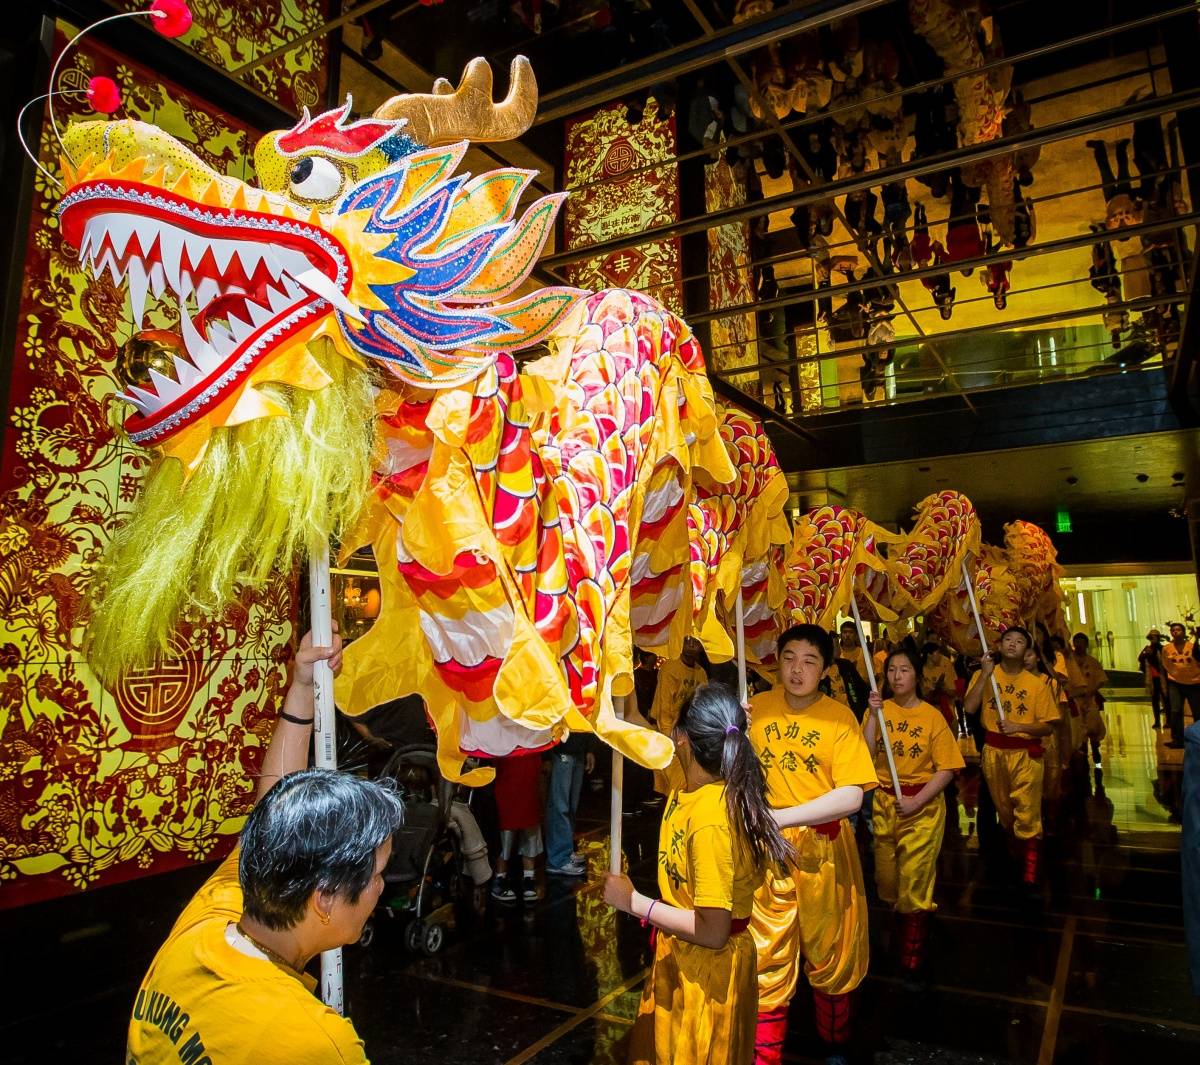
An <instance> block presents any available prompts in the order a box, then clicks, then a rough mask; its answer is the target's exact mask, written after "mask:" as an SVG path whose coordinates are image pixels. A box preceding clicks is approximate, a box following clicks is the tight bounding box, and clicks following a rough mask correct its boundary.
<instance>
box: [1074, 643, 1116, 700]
mask: <svg viewBox="0 0 1200 1065" xmlns="http://www.w3.org/2000/svg"><path fill="white" fill-rule="evenodd" d="M1067 684H1068V685H1070V688H1071V690H1070V691H1069V692H1068V694H1069V695H1072V696H1074V698H1075V700H1076V702H1078V704H1079V705H1080V707H1083V708H1086V707H1089V706H1091V705H1092V704H1093V703H1094V702H1095V700H1096V693H1097V692H1098V691H1099V690H1100V689H1101V688H1106V687H1108V674H1107V673H1105V672H1104V667H1103V666H1101V665H1100V663H1099V662H1098V661H1097V660H1096V659H1094V658H1093V657H1092V656H1091V655H1084V656H1083V658H1082V660H1081V659H1080V658H1079V656H1078V655H1075V654H1071V655H1068V656H1067Z"/></svg>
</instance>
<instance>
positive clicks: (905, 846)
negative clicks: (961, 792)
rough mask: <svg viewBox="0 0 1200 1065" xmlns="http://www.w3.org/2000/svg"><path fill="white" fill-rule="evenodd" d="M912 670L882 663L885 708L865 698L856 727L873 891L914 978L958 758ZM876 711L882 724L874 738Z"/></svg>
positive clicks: (902, 663) (893, 660)
mask: <svg viewBox="0 0 1200 1065" xmlns="http://www.w3.org/2000/svg"><path fill="white" fill-rule="evenodd" d="M919 668H920V667H919V665H918V663H917V661H916V659H915V658H914V656H913V655H912V654H911V653H910V652H909V651H906V650H904V649H903V648H901V649H900V650H896V651H893V652H892V653H891V654H890V655H888V657H887V660H886V661H885V662H884V668H883V677H884V680H885V682H886V686H885V690H886V691H887V693H888V695H889V696H890V698H888V699H887V700H886V701H884V698H883V696H882V695H880V694H879V693H878V692H872V693H871V711H872V712H871V713H868V714H867V716H866V718H865V719H864V720H863V734H864V735H865V737H866V740H867V746H868V747H870V748H871V750H872V752H873V753H874V755H875V771H876V773H878V775H879V787H878V788H876V789H875V797H874V804H875V808H874V819H873V821H872V824H873V825H874V830H875V884H876V887H877V888H878V889H879V897H880V898H881V899H882V900H883V901H884V902H887V903H890V904H891V905H892V906H893V907H894V908H895V912H896V917H897V923H898V924H899V926H900V931H901V948H900V968H901V969H902V970H903V971H904V972H905V973H906V974H907V975H908V976H912V975H914V974H915V973H916V972H917V971H918V970H919V969H920V967H921V961H922V957H923V954H924V948H925V938H926V935H927V934H928V930H929V915H930V914H931V913H932V912H933V911H934V910H936V909H937V905H936V904H935V903H934V901H933V883H934V879H935V877H936V875H937V858H938V853H939V852H940V851H941V849H942V837H943V835H944V834H945V831H946V800H945V797H944V796H943V795H942V792H943V791H945V790H946V788H947V786H948V785H949V784H950V781H952V780H953V779H954V773H955V770H958V769H962V768H963V765H964V763H963V757H962V752H961V751H959V749H958V742H957V740H955V738H954V734H953V733H952V732H951V731H950V727H949V726H948V725H947V724H946V719H945V718H944V717H943V716H942V713H941V711H940V710H938V709H937V708H936V707H934V706H931V705H930V704H929V703H927V702H925V700H923V699H922V698H921V688H920V684H919V683H918V680H917V677H918V676H919ZM879 707H882V708H883V713H884V717H885V718H886V720H887V731H888V734H887V738H886V739H884V738H883V737H882V736H881V735H880V729H879V713H878V711H879ZM885 743H887V744H889V745H890V746H891V748H892V757H893V758H894V759H895V762H896V776H897V777H899V779H900V794H899V795H896V794H895V793H894V785H893V783H892V776H891V770H890V769H889V767H888V761H887V752H886V751H885V750H884V744H885Z"/></svg>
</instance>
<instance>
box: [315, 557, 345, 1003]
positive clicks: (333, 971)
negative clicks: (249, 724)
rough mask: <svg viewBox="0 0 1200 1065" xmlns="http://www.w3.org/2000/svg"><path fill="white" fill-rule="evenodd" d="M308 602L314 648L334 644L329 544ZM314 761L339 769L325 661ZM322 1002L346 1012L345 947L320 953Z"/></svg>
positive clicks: (320, 666)
mask: <svg viewBox="0 0 1200 1065" xmlns="http://www.w3.org/2000/svg"><path fill="white" fill-rule="evenodd" d="M308 603H309V613H310V615H311V622H312V639H313V646H315V647H329V646H330V645H331V644H332V643H333V603H332V599H331V596H330V591H329V545H328V544H321V545H320V546H318V547H315V548H314V549H313V550H312V552H311V553H310V554H309V557H308ZM313 703H314V706H313V761H314V762H315V764H316V765H317V766H318V768H321V769H336V768H337V719H336V716H335V712H334V707H333V670H331V669H330V668H329V663H328V662H325V661H321V662H316V663H314V665H313ZM321 1001H322V1002H324V1003H325V1005H326V1006H328V1007H329V1008H330V1009H333V1010H337V1012H338V1013H343V1012H344V1008H343V1006H344V1002H343V996H342V948H341V947H336V948H335V949H333V950H324V951H322V952H321Z"/></svg>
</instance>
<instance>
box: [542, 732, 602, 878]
mask: <svg viewBox="0 0 1200 1065" xmlns="http://www.w3.org/2000/svg"><path fill="white" fill-rule="evenodd" d="M595 745H596V741H595V737H594V736H593V735H592V734H591V733H588V732H572V733H571V734H570V735H569V736H568V737H567V738H566V739H565V740H564V741H563V742H562V743H560V744H559V745H558V746H557V747H555V748H554V749H553V750H552V751H551V752H550V787H549V790H548V791H547V793H546V872H547V873H548V874H549V875H550V876H571V877H575V876H584V875H586V873H587V864H586V863H585V862H584V861H583V858H582V857H581V856H580V855H579V854H577V853H576V851H575V813H576V811H577V810H578V809H579V793H580V791H581V790H582V789H583V775H584V774H585V773H591V772H592V771H593V770H594V769H595V768H596V753H595Z"/></svg>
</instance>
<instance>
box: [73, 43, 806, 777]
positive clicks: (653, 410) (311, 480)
mask: <svg viewBox="0 0 1200 1065" xmlns="http://www.w3.org/2000/svg"><path fill="white" fill-rule="evenodd" d="M536 100H537V91H536V85H535V83H534V80H533V74H532V70H531V68H530V67H529V64H528V62H527V61H526V60H524V59H523V58H518V59H517V60H515V61H514V63H513V67H512V75H511V85H510V90H509V93H508V96H507V97H506V98H505V99H504V100H503V101H501V102H499V103H496V102H494V99H493V92H492V79H491V71H490V68H489V67H488V65H487V63H486V62H484V61H483V60H475V61H473V62H472V63H471V64H469V65H468V67H467V70H466V72H465V74H464V76H463V79H462V81H461V83H460V84H459V86H458V87H457V89H455V88H453V87H452V86H450V85H449V84H448V83H446V82H443V81H439V82H438V83H437V84H435V86H434V91H433V93H432V94H430V95H427V96H419V95H409V96H401V97H395V98H393V99H392V100H389V101H387V102H386V103H385V104H384V105H383V106H381V107H380V108H379V109H378V110H377V111H376V113H375V115H374V116H372V117H370V118H366V119H360V120H357V121H354V120H352V119H351V116H350V112H349V108H350V105H349V102H347V104H346V106H345V107H343V108H341V109H339V110H337V111H334V112H330V113H328V114H323V115H320V116H317V117H316V118H313V117H311V116H309V115H308V114H307V113H305V115H304V117H303V119H302V120H301V121H300V123H299V124H298V125H297V126H296V127H294V128H293V129H291V130H287V131H283V132H279V133H272V134H269V135H267V136H266V137H264V138H263V140H262V141H261V142H260V143H259V145H258V147H257V149H256V151H255V168H256V170H257V173H258V177H259V181H260V183H261V187H260V188H253V187H251V186H249V185H247V184H246V183H244V182H241V181H238V180H236V179H234V178H231V177H228V176H225V175H221V174H217V173H215V172H214V171H212V170H210V169H209V168H208V167H207V166H206V165H205V164H204V163H203V162H201V161H200V160H199V159H198V158H197V157H196V156H195V155H194V154H193V153H192V152H190V151H189V150H188V149H187V148H186V147H185V146H183V145H182V144H180V143H179V142H177V141H175V140H174V139H173V138H171V137H169V136H168V135H167V134H165V133H163V132H162V131H161V130H159V129H157V128H156V127H154V126H150V125H146V124H142V123H137V122H129V121H112V122H88V123H79V124H75V125H72V126H71V127H70V128H69V129H68V131H67V133H66V135H65V138H64V141H65V143H64V147H65V150H66V154H67V157H68V158H67V160H65V161H64V164H63V166H64V175H65V179H66V190H65V193H64V196H63V199H62V202H61V205H60V209H59V210H60V221H61V226H62V232H63V235H64V238H65V240H66V241H67V242H68V243H69V244H71V245H73V246H74V247H76V248H77V249H78V250H79V253H80V256H81V259H83V260H85V261H87V262H90V263H91V265H92V267H93V270H94V271H95V272H96V273H97V275H98V276H99V275H100V274H101V273H105V272H107V273H108V274H109V275H110V276H111V278H112V280H113V282H114V283H115V284H118V285H124V286H125V287H126V288H127V289H128V292H129V296H130V302H131V305H132V311H133V315H134V318H135V322H140V319H141V316H142V310H143V308H144V305H145V302H146V299H147V296H148V294H149V295H152V296H153V297H155V298H158V297H160V296H163V295H164V294H165V295H167V296H170V297H173V298H174V299H175V300H176V301H177V302H178V304H179V305H180V310H181V313H180V321H179V332H178V336H175V337H174V338H173V339H171V340H170V341H169V342H168V343H169V346H170V347H171V348H172V351H173V353H172V357H171V363H170V365H171V367H172V369H171V370H170V372H164V370H163V369H162V368H158V369H152V370H151V371H150V374H149V379H148V380H141V381H137V382H128V383H127V388H126V390H125V392H124V393H123V394H122V395H120V397H119V398H121V399H123V400H125V401H127V402H128V403H129V404H131V405H132V407H133V408H134V412H133V413H132V414H131V415H130V416H129V417H128V419H127V420H126V422H125V429H126V431H127V433H128V435H129V437H130V439H131V440H132V441H133V442H134V443H138V444H141V445H142V446H145V447H148V448H153V449H155V450H157V451H158V453H159V457H158V459H157V461H156V463H155V464H154V465H153V466H152V468H151V471H150V473H149V474H148V476H147V480H146V482H145V484H144V487H143V492H142V495H141V497H140V499H139V502H138V505H137V506H136V508H135V510H134V512H133V513H132V514H131V516H130V517H129V519H128V521H127V522H126V523H125V525H124V526H123V528H122V529H121V530H120V531H119V533H118V534H117V536H116V538H115V539H114V542H113V544H112V545H111V548H110V550H109V552H108V554H107V556H106V558H105V560H104V566H103V569H102V573H101V577H100V580H99V581H98V594H97V595H96V597H95V609H94V616H93V619H92V624H91V626H90V637H89V638H90V658H91V661H92V663H93V665H94V667H95V668H96V669H97V671H98V672H99V673H100V674H101V675H103V676H108V677H112V676H113V675H114V674H118V673H120V672H121V671H122V670H123V669H125V668H127V667H129V666H130V665H132V664H134V663H137V662H144V661H145V660H146V659H148V658H150V657H151V656H153V655H154V654H156V653H161V652H163V651H164V650H165V649H166V647H167V646H168V641H169V639H170V637H171V633H172V631H173V629H174V626H175V624H176V623H177V622H178V621H179V619H180V618H181V617H182V616H184V615H186V614H187V613H188V612H191V611H201V612H214V611H219V610H221V609H223V608H224V607H225V606H226V605H227V604H228V603H229V602H230V601H231V600H232V599H233V598H234V596H235V595H236V593H237V590H238V587H239V584H240V583H241V584H244V583H251V584H253V583H255V582H258V581H261V580H263V579H265V577H266V575H267V574H268V573H269V572H271V570H272V569H273V568H276V567H279V566H284V567H287V566H290V565H292V564H293V562H294V560H295V558H296V557H297V555H298V554H299V553H300V552H302V551H304V550H307V549H311V548H319V547H323V545H324V544H325V543H327V542H328V541H329V539H331V538H333V539H336V540H338V541H339V542H340V543H341V544H342V545H343V548H344V549H346V550H349V549H352V548H354V547H356V546H357V545H359V544H360V543H370V544H371V545H372V546H373V548H374V550H375V553H376V557H377V559H378V562H379V568H380V572H381V578H382V585H383V591H384V596H383V608H382V612H381V616H380V618H379V620H378V622H377V623H376V625H375V626H374V628H373V629H372V631H371V633H370V634H369V635H368V636H367V637H364V638H363V639H361V640H359V641H356V642H355V643H354V644H353V645H352V646H351V647H350V649H349V652H348V654H347V658H346V665H345V668H344V670H343V674H342V676H341V678H340V679H339V684H338V688H337V697H338V702H339V705H340V706H341V707H342V709H343V710H345V711H346V712H347V713H350V714H352V715H353V714H357V713H361V712H363V711H365V710H367V709H369V708H370V707H371V706H374V705H378V704H379V703H381V702H384V701H386V700H389V699H392V698H395V697H397V696H399V695H403V694H406V693H410V692H420V693H421V694H422V695H423V696H424V697H425V701H426V705H427V707H428V708H429V712H430V715H431V717H432V718H433V721H434V724H435V725H436V727H437V730H438V734H439V745H440V747H439V755H440V758H441V765H442V768H443V771H444V772H446V773H447V774H448V775H449V776H451V777H455V778H459V779H466V780H468V781H469V782H471V783H478V782H482V780H484V779H486V776H487V775H488V774H487V773H482V772H476V773H475V774H468V775H467V776H465V777H464V776H463V775H462V773H463V758H464V755H465V754H469V753H482V754H487V755H494V756H503V755H506V754H509V753H513V752H521V751H528V750H536V749H539V748H541V747H544V746H546V745H548V744H550V743H552V742H554V741H555V740H557V739H558V738H560V737H561V736H562V734H563V731H564V729H565V728H567V727H575V728H578V727H591V728H594V729H595V730H596V731H597V732H598V733H599V734H600V735H601V736H602V737H603V738H604V739H606V740H608V741H609V742H611V743H613V744H614V745H615V746H617V747H618V748H619V749H621V750H622V751H623V752H624V753H626V754H628V755H630V756H632V757H635V758H637V759H638V760H639V761H642V762H643V763H645V764H651V765H660V766H661V765H663V764H665V763H666V762H667V761H669V759H670V757H671V753H672V748H671V744H670V741H669V739H668V738H666V737H663V736H660V735H658V734H657V733H653V732H650V731H648V730H644V729H640V728H636V727H634V726H632V725H626V724H624V723H623V722H621V721H620V720H619V719H618V718H617V716H616V715H615V714H614V712H613V708H612V699H613V696H614V694H616V695H620V694H623V693H624V692H625V691H627V690H629V689H630V688H631V651H632V638H633V633H632V632H631V623H630V603H631V588H632V585H633V582H634V559H635V555H636V554H637V552H639V551H641V550H644V549H648V548H652V547H653V546H654V545H655V544H656V543H657V544H658V552H659V554H660V555H666V554H670V553H674V554H675V555H676V556H677V557H676V558H675V560H674V561H672V562H671V564H670V565H669V566H667V567H666V568H667V569H670V570H674V572H675V573H676V576H677V578H678V580H679V581H680V582H681V583H686V584H687V586H688V588H689V589H693V585H694V582H695V581H696V580H697V579H698V578H697V577H696V576H695V574H694V573H693V569H694V565H695V564H696V561H697V560H696V557H695V555H694V553H693V552H692V551H691V547H690V539H696V540H699V539H702V537H701V534H700V533H699V532H698V531H697V530H696V528H695V527H694V522H693V515H692V512H691V507H690V503H691V501H692V500H694V498H695V496H696V491H697V486H703V490H704V491H705V492H706V493H708V496H709V497H715V496H717V495H719V494H720V493H721V490H722V486H727V485H731V484H732V483H733V482H734V481H735V480H736V479H737V478H738V476H739V470H740V469H741V465H744V463H743V462H742V460H741V458H739V456H741V454H742V452H741V451H740V450H739V446H738V445H737V444H736V443H735V444H733V445H732V446H731V445H730V439H731V438H732V437H734V436H736V435H737V433H739V432H744V431H745V430H744V427H742V426H740V423H736V419H731V418H729V417H725V416H724V415H723V414H722V413H721V412H718V410H717V407H716V405H715V402H714V400H713V397H712V393H711V389H710V386H709V384H708V381H707V378H706V377H705V375H704V370H703V368H704V362H703V357H702V354H701V352H700V349H699V346H698V345H697V343H696V341H695V340H694V339H693V337H692V335H691V333H690V330H689V329H688V327H687V325H686V324H685V323H684V322H683V321H682V320H680V319H679V318H678V317H676V316H675V315H673V314H671V313H670V312H668V311H666V310H665V309H664V308H662V307H661V306H660V305H659V304H657V303H655V302H654V301H653V300H651V299H649V298H647V297H644V296H641V295H638V294H636V293H629V292H621V291H611V292H601V293H587V292H583V291H580V290H577V289H571V288H566V287H558V288H536V287H533V286H530V285H527V284H526V278H527V276H528V274H529V272H530V271H531V269H532V267H533V265H534V263H535V261H536V259H537V257H538V255H539V254H540V252H541V250H542V248H543V246H544V244H545V242H546V240H547V238H548V236H549V235H550V233H551V231H552V226H553V222H554V218H555V215H556V213H557V211H558V208H559V206H560V205H561V202H562V199H563V197H562V196H561V195H550V196H544V197H541V198H540V199H534V200H533V201H532V202H531V203H528V204H527V205H526V206H525V207H524V209H523V210H521V209H519V204H520V203H521V199H522V196H523V194H524V193H525V192H526V191H527V190H528V187H529V185H530V182H531V181H532V178H533V177H534V174H533V173H532V172H530V171H524V170H517V169H503V170H496V171H491V172H488V173H485V174H482V175H480V176H478V177H474V178H472V177H471V176H470V175H468V174H461V173H458V167H459V164H460V162H461V160H462V158H463V156H464V154H465V153H466V151H467V150H468V147H469V144H470V142H471V141H486V140H506V139H510V138H512V137H515V136H517V135H519V134H520V133H521V132H522V131H523V130H524V129H525V128H527V127H528V125H529V124H530V123H531V122H532V120H533V117H534V114H535V111H536ZM536 345H541V346H544V348H545V349H547V350H548V351H549V354H547V355H544V356H543V357H541V358H538V359H536V360H534V361H529V362H526V363H525V364H524V365H522V366H520V367H519V368H518V365H517V362H516V361H515V359H514V354H517V353H520V352H522V351H527V350H528V349H530V348H533V347H534V346H536ZM735 424H737V425H738V428H737V429H734V428H732V427H733V426H734V425H735ZM751 435H752V436H754V437H755V439H758V440H760V441H761V442H765V437H764V436H762V433H761V429H759V430H758V431H757V433H756V434H755V433H753V432H752V433H751ZM768 450H769V449H768ZM770 462H771V464H772V465H773V464H774V458H773V456H772V457H771V459H770ZM773 476H774V478H775V481H774V483H775V484H776V488H775V490H774V492H775V494H774V496H773V497H772V498H773V499H775V500H776V503H775V504H773V506H775V507H776V509H778V510H781V509H782V502H781V500H782V499H783V498H785V497H786V489H781V488H780V487H779V485H780V484H781V483H782V475H781V474H780V473H779V471H778V468H777V466H776V467H774V474H773ZM672 500H673V501H674V502H672ZM735 509H736V510H737V513H736V515H735V516H733V517H729V516H727V515H724V514H723V515H722V516H721V518H720V520H718V521H716V522H710V523H708V524H707V525H705V528H706V529H707V528H709V526H710V525H716V526H720V527H721V529H722V530H723V532H724V533H726V534H732V533H735V532H736V529H735V528H734V527H733V526H736V525H737V523H738V522H739V521H740V522H742V523H744V520H745V518H746V517H747V515H748V513H749V511H748V510H747V509H746V508H745V507H741V508H740V509H739V508H735ZM666 512H670V513H671V515H672V519H671V520H670V521H668V522H666V523H665V524H662V525H656V524H655V523H654V522H653V521H648V520H646V516H647V515H650V516H653V515H662V514H663V513H666ZM697 520H701V523H702V524H704V520H703V519H697ZM731 521H732V522H733V526H730V524H729V523H730V522H731ZM689 523H692V524H689ZM689 538H690V539H689ZM733 538H734V539H737V537H736V536H734V537H733ZM718 539H720V538H719V537H718ZM751 539H753V538H751ZM728 540H729V535H726V536H725V540H723V541H722V543H721V544H720V545H718V546H717V547H712V548H711V549H710V548H709V547H707V546H706V548H705V550H707V551H708V552H709V553H708V555H704V554H703V552H701V561H704V560H705V559H706V560H707V561H708V562H712V563H713V564H714V565H715V564H716V561H719V560H716V559H715V556H714V555H713V551H719V550H724V549H727V548H728ZM705 543H706V544H707V543H708V541H705ZM701 583H702V582H701ZM699 594H700V600H699V601H700V602H701V603H703V602H705V601H706V600H705V598H704V592H703V589H701V591H700V593H699ZM679 603H680V604H681V605H684V606H686V605H689V603H690V601H687V600H684V599H683V598H681V599H680V600H679ZM680 618H681V620H680V623H679V625H678V626H677V627H676V629H675V631H674V634H673V635H672V636H671V638H670V640H669V646H668V645H664V647H663V649H664V650H668V649H674V650H677V649H678V646H679V644H680V643H681V642H682V639H683V636H684V635H686V634H687V633H688V632H689V631H691V626H692V624H693V623H694V617H693V611H691V610H684V611H683V612H682V613H681V615H680Z"/></svg>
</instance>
